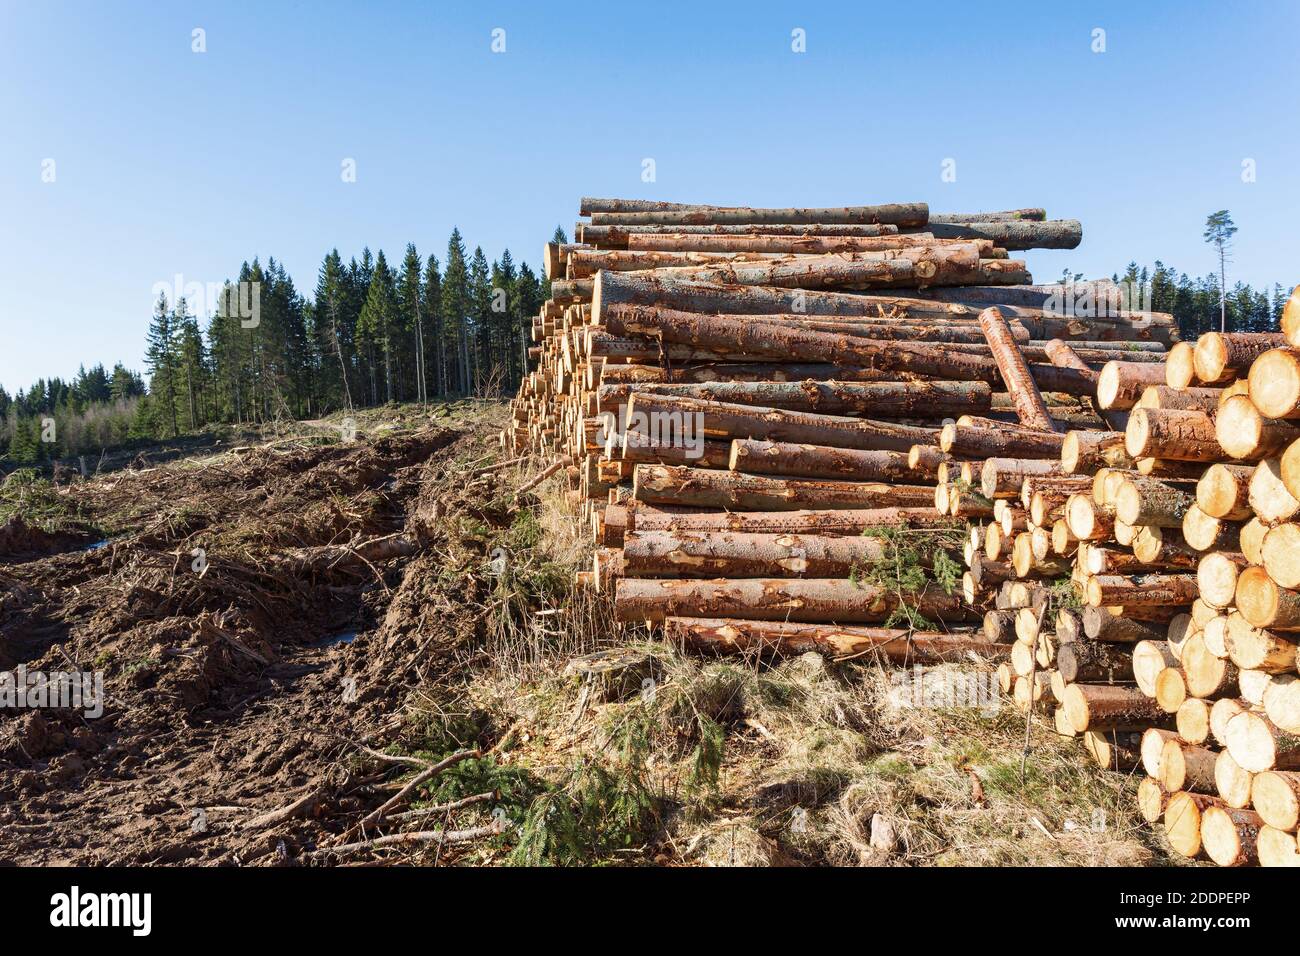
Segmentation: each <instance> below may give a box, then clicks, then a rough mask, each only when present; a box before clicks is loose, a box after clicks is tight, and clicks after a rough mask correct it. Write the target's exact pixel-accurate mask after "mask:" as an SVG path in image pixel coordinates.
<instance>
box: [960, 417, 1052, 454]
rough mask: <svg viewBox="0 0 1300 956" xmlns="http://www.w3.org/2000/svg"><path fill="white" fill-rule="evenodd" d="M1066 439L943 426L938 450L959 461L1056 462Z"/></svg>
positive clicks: (1012, 430) (1016, 430)
mask: <svg viewBox="0 0 1300 956" xmlns="http://www.w3.org/2000/svg"><path fill="white" fill-rule="evenodd" d="M1064 440H1065V436H1063V435H1060V434H1057V433H1055V432H1034V431H1027V430H1019V429H997V428H983V427H979V426H969V425H951V424H950V425H944V426H943V430H942V431H941V432H940V433H939V447H940V449H942V450H943V451H944V452H946V453H947V454H950V455H955V456H957V457H960V458H1059V457H1060V454H1061V444H1062V442H1063V441H1064Z"/></svg>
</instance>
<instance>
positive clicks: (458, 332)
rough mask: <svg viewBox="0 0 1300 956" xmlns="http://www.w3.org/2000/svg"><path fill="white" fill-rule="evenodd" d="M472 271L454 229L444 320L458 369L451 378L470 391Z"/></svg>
mask: <svg viewBox="0 0 1300 956" xmlns="http://www.w3.org/2000/svg"><path fill="white" fill-rule="evenodd" d="M470 305H471V303H470V294H469V270H468V268H467V266H466V264H465V242H464V240H463V239H461V236H460V230H459V229H452V231H451V238H450V239H449V240H448V241H447V267H446V269H444V270H443V273H442V321H443V326H444V329H445V331H446V340H447V346H448V351H454V352H455V355H456V359H455V361H454V362H452V363H450V364H451V366H452V367H453V368H454V369H455V373H454V374H453V376H452V378H453V380H454V381H455V383H456V389H457V391H458V392H459V393H460V394H462V395H468V394H469V326H468V323H469V311H470Z"/></svg>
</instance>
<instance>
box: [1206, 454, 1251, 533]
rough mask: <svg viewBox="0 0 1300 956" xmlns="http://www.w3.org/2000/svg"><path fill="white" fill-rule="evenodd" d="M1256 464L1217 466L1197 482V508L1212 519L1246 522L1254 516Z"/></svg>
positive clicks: (1208, 470)
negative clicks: (1252, 484)
mask: <svg viewBox="0 0 1300 956" xmlns="http://www.w3.org/2000/svg"><path fill="white" fill-rule="evenodd" d="M1254 472H1255V468H1254V466H1253V465H1229V464H1223V463H1219V464H1214V465H1211V466H1210V467H1209V468H1207V469H1206V470H1205V474H1203V475H1202V476H1201V478H1200V480H1199V481H1198V482H1197V483H1196V505H1197V507H1199V508H1200V509H1201V510H1202V511H1204V512H1205V513H1206V514H1207V515H1209V516H1210V517H1212V518H1222V519H1224V520H1225V521H1245V520H1246V519H1247V518H1249V517H1250V516H1251V510H1250V500H1249V498H1248V497H1247V496H1248V494H1249V489H1250V477H1251V475H1252V474H1254Z"/></svg>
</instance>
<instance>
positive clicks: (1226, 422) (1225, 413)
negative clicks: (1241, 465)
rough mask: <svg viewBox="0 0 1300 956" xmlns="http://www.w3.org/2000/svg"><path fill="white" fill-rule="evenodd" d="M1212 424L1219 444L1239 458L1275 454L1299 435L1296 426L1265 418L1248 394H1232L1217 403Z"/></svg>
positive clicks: (1257, 459) (1256, 459)
mask: <svg viewBox="0 0 1300 956" xmlns="http://www.w3.org/2000/svg"><path fill="white" fill-rule="evenodd" d="M1214 424H1215V435H1216V437H1217V439H1218V442H1219V447H1220V448H1222V449H1223V450H1224V452H1226V453H1227V454H1228V455H1229V456H1231V457H1233V458H1238V459H1241V460H1243V461H1260V460H1262V459H1264V458H1275V457H1277V456H1278V455H1280V454H1282V452H1283V451H1285V450H1286V447H1287V446H1288V445H1290V444H1291V443H1292V442H1293V441H1295V440H1296V439H1297V438H1300V428H1297V427H1296V426H1295V425H1293V424H1291V423H1289V422H1285V421H1282V420H1280V419H1272V418H1265V417H1264V416H1263V415H1261V414H1260V412H1259V409H1258V408H1256V407H1255V403H1254V401H1253V400H1252V396H1248V395H1234V396H1233V397H1232V398H1230V399H1228V400H1227V401H1226V402H1224V403H1223V404H1222V405H1220V406H1219V411H1218V414H1217V415H1216V416H1215V422H1214Z"/></svg>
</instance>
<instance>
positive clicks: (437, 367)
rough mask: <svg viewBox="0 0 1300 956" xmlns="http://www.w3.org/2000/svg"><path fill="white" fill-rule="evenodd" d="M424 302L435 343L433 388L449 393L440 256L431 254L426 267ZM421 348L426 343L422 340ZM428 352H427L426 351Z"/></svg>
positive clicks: (428, 332) (431, 335)
mask: <svg viewBox="0 0 1300 956" xmlns="http://www.w3.org/2000/svg"><path fill="white" fill-rule="evenodd" d="M424 302H425V309H426V311H427V312H428V314H429V322H428V328H427V336H428V338H430V339H431V340H432V343H431V344H432V345H433V389H434V394H436V395H446V394H447V359H446V350H445V348H444V346H445V343H444V342H443V328H442V327H443V310H442V274H441V273H440V272H439V270H438V257H437V256H429V262H428V265H426V266H425V268H424ZM420 347H421V348H424V343H423V342H421V345H420ZM426 354H427V353H426Z"/></svg>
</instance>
